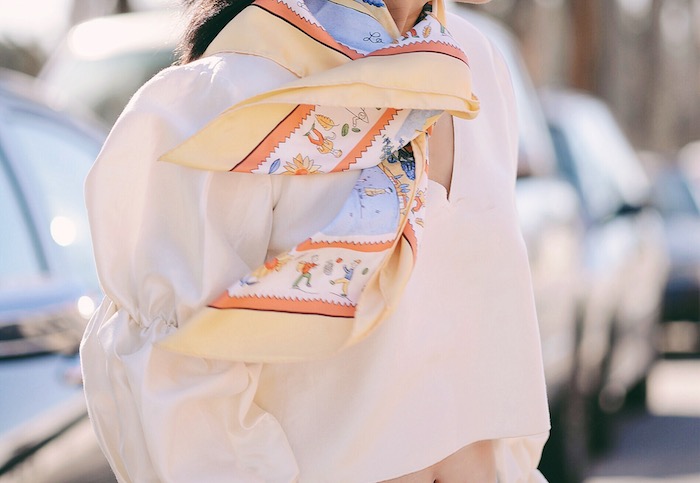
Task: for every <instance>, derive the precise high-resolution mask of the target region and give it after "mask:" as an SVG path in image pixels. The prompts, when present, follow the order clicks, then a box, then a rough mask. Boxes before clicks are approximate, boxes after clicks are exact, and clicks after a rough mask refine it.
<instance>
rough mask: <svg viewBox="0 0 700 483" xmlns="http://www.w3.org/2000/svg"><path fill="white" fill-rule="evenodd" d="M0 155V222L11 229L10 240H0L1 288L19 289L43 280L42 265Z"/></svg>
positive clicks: (10, 178)
mask: <svg viewBox="0 0 700 483" xmlns="http://www.w3.org/2000/svg"><path fill="white" fill-rule="evenodd" d="M6 162H7V159H6V158H5V157H4V156H3V153H0V220H3V223H5V226H6V227H12V236H0V253H2V256H0V287H5V286H11V285H19V284H22V283H23V282H25V281H31V280H33V279H36V278H39V277H41V276H42V272H43V271H44V264H43V263H42V260H41V258H40V255H39V254H40V251H39V250H37V246H36V239H35V236H34V234H33V233H32V230H31V227H30V226H29V224H28V223H27V218H26V216H25V213H26V207H25V206H23V205H22V204H21V202H20V199H21V198H20V197H19V194H18V192H17V186H16V182H15V180H14V179H13V178H12V177H11V176H10V174H9V173H10V172H9V171H8V170H7V165H6Z"/></svg>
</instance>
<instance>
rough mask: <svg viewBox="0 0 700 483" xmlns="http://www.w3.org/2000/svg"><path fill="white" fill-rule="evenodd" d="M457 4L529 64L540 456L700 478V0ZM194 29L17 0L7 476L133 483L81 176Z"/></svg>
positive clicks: (174, 2)
mask: <svg viewBox="0 0 700 483" xmlns="http://www.w3.org/2000/svg"><path fill="white" fill-rule="evenodd" d="M451 7H452V10H453V11H454V12H455V13H457V14H458V15H461V16H463V17H465V18H466V19H467V20H469V21H471V22H473V23H474V24H475V25H477V27H479V28H480V29H481V30H482V31H483V32H484V33H485V34H486V35H487V36H489V37H490V38H491V40H492V41H493V42H494V44H495V45H496V47H497V48H498V49H499V50H500V51H502V53H503V54H504V56H505V59H506V62H507V64H508V66H509V68H510V70H511V73H512V77H513V83H514V88H515V93H516V98H517V103H518V117H519V120H520V125H521V128H520V131H521V132H520V136H521V149H520V159H519V165H518V180H517V204H518V210H519V214H520V222H521V228H522V231H523V236H524V238H525V242H526V244H527V247H528V253H529V258H530V264H531V267H532V274H533V282H534V290H535V294H534V295H535V300H536V304H537V309H538V314H539V319H540V329H541V334H542V347H543V354H544V362H545V373H546V377H547V382H548V395H549V399H550V406H551V411H552V423H553V431H552V437H551V438H550V441H549V443H548V444H547V447H546V448H545V453H544V456H543V464H542V471H543V472H544V473H545V474H546V475H547V476H548V477H549V479H550V481H551V482H552V483H560V482H561V483H575V482H580V481H585V482H587V483H622V482H626V483H636V482H661V481H672V482H700V360H699V357H698V355H699V354H700V330H699V328H700V0H492V1H491V3H489V4H486V5H480V6H466V5H456V4H453V5H452V6H451ZM184 24H185V21H184V16H183V12H182V8H181V2H180V1H179V0H31V1H28V0H0V219H1V220H4V225H5V227H6V229H5V230H4V231H3V232H2V233H0V409H1V410H2V413H3V416H1V417H0V482H3V483H4V482H27V483H37V482H64V483H68V482H71V483H72V482H103V481H104V482H111V481H114V479H113V477H112V476H111V474H110V473H109V470H108V469H107V466H106V463H105V461H104V459H103V458H102V457H101V454H100V452H99V450H98V449H97V447H96V445H95V439H94V437H93V436H92V432H91V429H90V427H89V423H88V421H87V418H86V413H85V405H84V401H83V400H82V391H81V377H80V370H79V366H78V360H77V356H76V349H77V343H78V341H79V338H80V334H81V331H82V330H83V328H84V326H85V323H86V321H87V319H88V318H89V317H90V315H91V314H92V313H93V311H94V310H95V308H96V306H97V304H98V303H99V300H100V298H101V292H100V289H99V284H98V283H97V280H96V275H95V273H94V266H93V261H92V256H91V248H90V240H89V230H88V225H87V220H86V217H85V210H84V206H83V198H82V182H83V180H84V177H85V175H86V173H87V170H88V169H89V167H90V163H91V162H92V160H93V159H94V157H95V156H96V154H97V152H98V150H99V146H100V145H101V143H102V141H103V140H104V137H105V135H106V133H107V131H108V129H109V127H110V126H111V125H112V123H113V122H114V120H115V119H116V117H117V116H118V115H119V113H120V112H121V110H122V109H123V107H124V105H125V104H126V102H127V101H128V99H129V98H130V96H131V95H132V94H133V93H134V92H135V91H136V90H137V89H138V87H139V86H140V85H142V84H143V83H144V82H145V81H146V80H148V79H149V78H150V77H151V76H152V75H154V74H155V73H156V72H158V71H159V70H161V69H163V68H164V67H166V66H168V65H170V64H172V63H173V62H174V61H175V58H176V54H175V52H174V49H175V48H176V45H177V42H178V38H179V35H180V33H181V32H182V29H183V27H184ZM464 47H465V50H466V51H467V53H468V50H469V46H464ZM223 107H228V106H223ZM8 226H9V227H10V229H7V227H8Z"/></svg>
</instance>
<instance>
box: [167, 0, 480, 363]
mask: <svg viewBox="0 0 700 483" xmlns="http://www.w3.org/2000/svg"><path fill="white" fill-rule="evenodd" d="M441 1H442V0H436V3H435V6H434V7H435V8H434V10H433V8H432V6H431V5H430V4H427V5H426V7H425V8H424V10H423V12H422V14H421V15H420V16H419V18H418V20H417V22H416V24H415V25H414V26H413V28H412V29H410V30H409V31H408V32H406V33H405V34H404V35H401V34H400V33H399V32H398V30H397V28H396V24H395V23H394V21H393V20H392V18H391V16H390V15H389V12H388V10H387V8H386V6H385V5H384V4H382V3H381V0H364V1H362V0H256V1H255V2H254V3H253V4H252V5H251V6H249V7H247V8H245V9H244V10H243V11H242V12H241V13H240V14H239V15H237V16H236V17H235V18H234V19H233V20H232V21H231V22H230V23H229V24H228V25H227V26H226V27H225V28H224V29H223V30H222V32H221V33H220V34H219V35H218V36H217V38H216V39H215V40H214V41H213V42H212V44H211V45H210V46H209V48H208V50H207V52H206V53H205V55H212V54H216V53H222V52H237V53H241V54H248V55H256V56H260V57H264V58H266V59H269V60H270V61H271V62H275V63H278V64H280V65H281V66H283V67H285V68H286V69H288V70H289V71H291V72H293V73H294V74H296V75H297V76H298V79H296V80H295V81H292V82H289V83H287V84H285V85H282V86H280V87H279V88H276V89H273V90H271V91H268V92H264V93H262V94H259V95H256V96H254V97H252V98H249V99H247V100H245V101H243V102H240V103H238V104H236V105H234V106H232V107H230V108H229V109H227V110H226V111H224V112H223V113H222V114H220V115H219V116H218V117H217V118H215V119H214V120H213V121H211V122H210V123H209V124H208V125H206V126H205V127H204V128H203V129H202V130H200V131H199V132H197V133H196V134H194V135H193V136H192V137H190V138H188V139H186V140H185V141H184V142H183V143H182V144H180V145H179V146H177V147H175V148H174V149H173V150H171V151H169V152H167V153H165V154H164V155H163V156H162V157H161V160H163V161H167V162H171V163H177V164H181V165H184V166H189V167H193V168H198V169H204V170H216V171H234V172H240V173H254V174H261V175H266V176H269V175H282V176H284V175H314V176H315V175H323V174H325V173H334V172H340V171H347V170H361V172H360V174H359V178H358V180H357V182H356V184H355V186H354V188H353V190H352V192H351V194H350V195H349V197H348V199H347V200H346V201H345V203H344V205H343V207H342V209H341V210H340V212H339V213H338V214H337V215H336V216H335V218H334V219H333V221H332V222H331V223H330V224H329V225H328V226H326V227H325V228H323V229H322V230H321V231H319V232H318V233H313V234H310V235H309V237H308V238H307V239H305V240H304V241H302V242H301V243H299V244H298V245H297V246H294V247H290V248H289V249H288V250H286V251H284V252H283V253H279V254H277V255H276V256H274V257H272V258H270V259H269V260H267V261H265V262H264V263H263V264H262V265H261V266H260V267H257V268H255V270H253V271H252V272H250V273H248V274H247V275H246V276H244V277H243V278H241V279H238V280H232V281H231V285H230V286H229V287H228V289H227V290H226V291H225V293H223V294H221V295H220V296H219V297H218V298H216V299H215V300H212V301H211V303H210V304H209V305H208V306H207V307H204V308H202V309H201V310H199V311H198V312H197V313H195V314H194V315H193V316H192V318H191V319H190V320H188V321H186V322H185V323H183V324H181V326H180V328H179V329H178V330H177V331H175V332H174V333H173V334H172V335H170V336H169V337H168V338H166V339H165V340H164V341H163V342H162V343H161V344H162V345H163V346H164V347H165V348H167V349H169V350H173V351H177V352H182V353H186V354H190V355H195V356H201V357H208V358H214V359H228V360H240V361H247V362H291V361H297V360H305V359H310V358H318V357H324V356H328V355H331V354H333V353H336V352H337V351H339V350H341V349H343V348H344V347H347V346H349V345H351V344H353V343H355V342H357V341H359V340H361V339H362V338H363V337H365V336H366V335H368V334H369V333H370V332H371V331H372V330H373V329H374V328H376V327H377V326H378V324H380V323H381V321H382V320H384V319H385V318H386V317H387V316H388V315H389V314H391V313H392V311H393V310H394V309H395V308H396V306H397V304H399V303H401V294H402V291H403V288H404V286H405V284H406V282H407V281H408V278H409V277H410V275H411V271H412V268H413V265H414V263H415V259H416V257H417V256H419V255H418V251H419V240H420V234H421V230H422V227H423V224H424V216H425V196H426V190H427V188H428V183H427V169H428V153H427V136H428V134H429V132H430V129H431V127H432V125H433V124H434V123H435V122H436V121H437V119H438V118H439V117H440V115H442V114H443V113H444V112H449V113H450V114H452V115H454V116H458V117H461V118H467V119H470V118H473V117H474V116H476V114H477V113H478V110H479V105H478V100H477V98H476V97H475V96H474V95H473V94H472V92H471V77H470V71H469V66H468V59H467V56H466V54H465V53H464V51H463V50H462V48H461V47H460V46H459V45H458V44H457V43H456V41H455V40H454V39H453V38H452V36H451V35H450V33H449V31H448V30H447V29H446V27H445V23H444V15H443V12H444V9H443V5H442V3H441ZM221 209H227V208H226V207H221Z"/></svg>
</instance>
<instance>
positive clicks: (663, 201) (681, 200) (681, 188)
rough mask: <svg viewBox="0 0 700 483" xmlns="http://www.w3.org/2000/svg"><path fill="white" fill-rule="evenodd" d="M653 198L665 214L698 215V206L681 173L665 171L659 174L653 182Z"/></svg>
mask: <svg viewBox="0 0 700 483" xmlns="http://www.w3.org/2000/svg"><path fill="white" fill-rule="evenodd" d="M654 200H655V201H656V205H657V206H658V208H659V209H660V210H661V213H662V214H664V215H666V216H672V215H692V216H700V207H698V205H697V204H696V202H695V198H694V197H693V193H692V192H691V190H690V187H689V186H688V184H687V182H686V180H685V179H684V178H683V176H682V175H680V174H678V173H674V172H667V173H663V174H662V175H660V176H659V177H658V178H657V180H656V183H655V184H654Z"/></svg>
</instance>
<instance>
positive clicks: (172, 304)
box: [81, 15, 549, 483]
mask: <svg viewBox="0 0 700 483" xmlns="http://www.w3.org/2000/svg"><path fill="white" fill-rule="evenodd" d="M448 20H449V26H450V30H451V32H452V33H453V35H455V37H456V38H457V39H458V41H459V42H460V43H461V44H462V45H463V47H464V50H465V51H466V52H467V55H468V56H469V60H470V65H471V68H472V73H473V81H474V92H476V93H477V95H478V96H479V98H480V100H481V113H480V115H479V116H478V117H477V119H475V120H472V121H463V120H459V119H455V120H454V125H455V163H454V172H453V177H452V184H451V187H450V195H449V198H448V197H447V196H446V190H445V189H444V188H443V187H442V186H441V185H439V184H437V183H435V182H430V189H429V193H428V199H427V205H428V207H427V210H428V211H427V214H426V225H425V228H426V229H425V234H424V239H423V242H422V245H421V249H420V253H419V256H418V260H417V264H416V267H415V271H414V273H413V275H412V278H411V280H410V282H409V284H408V286H407V288H406V291H405V294H404V299H405V302H403V303H402V304H401V308H400V309H399V311H398V312H396V313H395V314H393V315H392V316H391V317H390V318H389V319H388V320H387V321H385V322H384V323H383V325H382V326H380V328H379V329H377V330H376V332H375V333H373V334H372V335H371V336H370V337H368V338H367V339H365V340H363V341H362V342H360V343H358V344H356V345H355V346H353V347H351V348H350V349H348V350H345V351H343V352H341V353H340V354H338V355H336V356H334V357H331V358H328V359H323V360H316V361H309V362H302V363H292V364H247V363H244V362H224V361H215V360H207V359H201V358H195V357H188V356H184V355H179V354H175V353H171V352H167V351H165V350H163V349H161V348H159V347H158V346H156V345H154V344H155V343H156V342H158V341H159V340H162V339H163V338H164V337H165V336H166V335H168V334H169V333H172V331H174V330H177V327H178V325H182V324H184V323H186V321H187V318H188V316H189V315H190V314H191V313H192V312H193V311H194V310H195V309H196V308H198V307H200V306H202V305H204V304H206V303H207V302H209V301H210V300H211V299H212V298H213V297H215V296H216V295H218V294H219V293H221V292H222V291H223V290H225V288H226V287H227V286H228V285H230V283H231V281H232V280H233V279H237V278H239V277H241V276H243V275H244V274H246V273H247V272H249V271H251V270H253V269H254V268H256V267H257V266H259V265H260V264H262V262H263V261H264V260H265V259H266V257H267V256H268V255H270V254H276V253H279V252H281V251H283V250H285V249H287V248H289V247H291V246H293V245H295V244H296V243H298V242H300V241H301V240H303V239H304V238H306V237H307V236H308V235H309V234H310V233H313V232H315V231H317V230H319V229H320V228H322V227H324V226H325V225H327V224H328V222H329V221H330V220H331V219H332V218H333V217H334V215H335V214H336V213H337V212H338V210H339V209H340V207H341V205H342V204H343V202H344V201H345V199H346V196H347V194H348V193H349V192H350V190H351V189H352V187H353V184H354V182H355V179H356V178H357V176H358V172H345V173H337V174H328V175H321V176H308V177H304V176H299V177H286V176H275V177H267V176H261V175H252V174H241V173H214V172H208V171H198V170H193V169H190V168H186V167H182V166H177V165H172V164H169V163H165V162H159V161H157V159H158V157H159V156H160V155H161V154H163V153H164V152H165V151H167V150H169V149H171V148H173V147H174V146H176V145H177V144H179V143H180V142H182V141H183V140H184V139H186V138H187V137H189V136H191V135H192V134H194V133H195V132H197V131H198V130H199V129H201V128H202V127H203V126H204V125H205V124H206V123H207V122H208V121H210V120H211V119H213V118H214V117H215V116H216V115H217V114H219V113H220V112H221V111H223V110H224V109H226V108H228V107H230V106H231V105H233V104H235V103H237V102H239V101H241V100H243V99H245V98H248V97H250V96H252V95H254V94H256V93H259V92H262V91H265V90H268V89H271V88H273V87H275V86H277V85H279V84H280V83H283V82H286V81H289V80H291V79H292V78H293V75H292V74H291V73H289V72H288V71H286V70H285V69H283V68H282V67H280V66H278V65H277V64H274V63H272V62H270V61H267V60H265V59H262V58H258V57H254V56H246V55H242V54H218V55H215V56H212V57H208V58H205V59H201V60H199V61H196V62H193V63H191V64H187V65H184V66H178V67H172V68H169V69H166V70H165V71H163V72H162V73H160V74H158V75H157V76H156V77H155V78H154V79H152V80H151V81H149V82H148V83H147V84H146V85H145V86H144V87H143V88H142V89H141V90H140V91H139V92H138V93H137V94H136V95H135V96H134V98H133V99H132V101H131V102H130V104H129V106H128V107H127V108H126V110H125V111H124V113H123V114H122V115H121V117H120V118H119V120H118V121H117V123H116V124H115V126H114V128H113V131H112V133H111V134H110V136H109V138H108V140H107V142H106V143H105V146H104V148H103V150H102V152H101V153H100V156H99V157H98V159H97V161H96V163H95V166H94V167H93V169H92V171H91V173H90V176H89V178H88V180H87V185H86V196H87V203H88V209H89V215H90V224H91V230H92V235H93V242H94V248H95V257H96V261H97V267H98V273H99V276H100V280H101V283H102V286H103V289H104V291H105V294H106V298H105V301H104V302H103V304H102V305H101V307H100V309H99V310H98V312H97V313H96V315H95V316H94V317H93V319H92V320H91V322H90V324H89V326H88V329H87V331H86V334H85V338H84V341H83V345H82V349H81V355H82V361H83V372H84V380H85V391H86V394H87V400H88V409H89V412H90V416H91V418H92V421H93V425H94V427H95V431H96V433H97V435H98V439H99V441H100V445H101V446H102V449H103V450H104V451H105V453H106V455H107V457H108V459H109V461H110V464H111V465H112V468H113V470H114V471H115V473H116V475H117V477H118V479H119V480H120V481H134V482H139V483H140V482H150V481H164V482H194V481H202V482H207V483H213V482H257V481H260V482H289V481H301V482H312V483H316V482H333V483H337V482H348V483H354V482H358V483H359V482H376V481H381V480H385V479H389V478H395V477H398V476H401V475H404V474H408V473H411V472H414V471H417V470H420V469H423V468H426V467H428V466H431V465H433V464H434V463H436V462H438V461H440V460H442V459H444V458H445V457H447V456H448V455H450V454H451V453H453V452H455V451H457V450H458V449H460V448H462V447H463V446H465V445H468V444H470V443H473V442H476V441H480V440H495V441H496V444H495V445H494V448H495V451H496V461H497V466H498V472H499V481H502V482H521V481H522V482H529V481H542V477H541V475H539V473H538V472H537V471H536V466H537V463H538V461H539V457H540V453H541V450H542V446H543V445H544V442H545V441H546V438H547V431H548V429H549V418H548V412H547V402H546V396H545V388H544V378H543V371H542V361H541V356H540V346H539V336H538V329H537V321H536V316H535V312H534V303H533V297H532V289H531V281H530V272H529V267H528V264H527V256H526V251H525V247H524V244H523V240H522V238H521V235H520V232H519V228H518V218H517V213H516V209H515V203H514V181H515V170H516V158H517V126H516V124H515V122H516V121H515V119H516V116H515V112H514V109H515V107H514V99H513V94H512V91H511V86H510V78H509V74H508V72H507V69H506V67H505V65H504V63H503V61H502V59H501V57H500V55H499V54H498V53H497V52H495V51H494V49H493V47H492V46H491V44H490V43H489V42H488V41H487V40H486V39H485V38H484V37H483V36H482V34H480V33H479V32H478V31H477V30H476V29H475V28H474V27H472V26H471V25H470V24H469V23H467V22H466V21H465V20H463V19H461V18H459V17H457V16H454V15H449V16H448Z"/></svg>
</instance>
